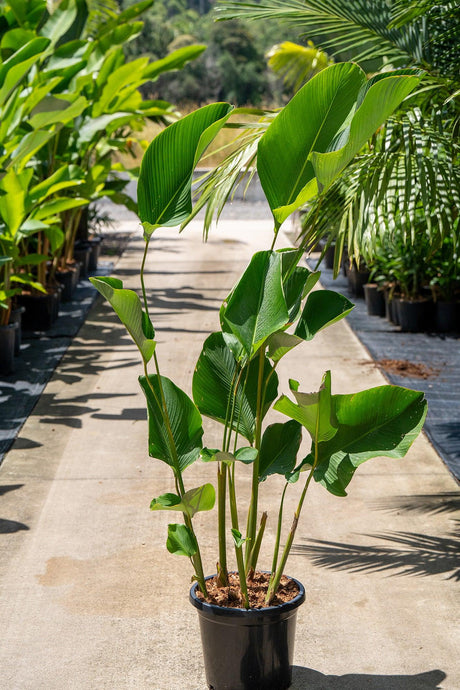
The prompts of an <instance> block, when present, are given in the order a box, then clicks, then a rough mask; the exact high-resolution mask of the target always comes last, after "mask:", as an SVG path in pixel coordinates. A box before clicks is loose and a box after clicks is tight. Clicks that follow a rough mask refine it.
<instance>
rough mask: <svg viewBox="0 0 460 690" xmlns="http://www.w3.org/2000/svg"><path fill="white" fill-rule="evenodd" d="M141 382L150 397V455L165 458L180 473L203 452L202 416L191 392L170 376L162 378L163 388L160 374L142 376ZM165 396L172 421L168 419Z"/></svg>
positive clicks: (148, 401)
mask: <svg viewBox="0 0 460 690" xmlns="http://www.w3.org/2000/svg"><path fill="white" fill-rule="evenodd" d="M139 382H140V384H141V387H142V390H143V391H144V394H145V396H146V398H147V410H148V418H149V455H150V456H151V457H153V458H157V459H158V460H163V462H166V463H167V464H168V465H170V466H171V467H172V468H173V470H174V472H175V474H176V475H179V474H180V473H182V472H183V471H184V470H185V469H186V468H187V467H188V466H189V465H191V464H192V463H193V462H195V460H197V458H198V457H199V455H200V451H201V448H202V443H201V437H202V436H203V427H202V423H201V415H200V413H199V412H198V410H197V408H196V407H195V405H194V404H193V402H192V401H191V400H190V398H189V397H188V395H187V394H186V393H184V391H183V390H181V389H180V388H178V387H177V386H176V385H175V384H174V383H173V382H172V381H171V380H170V379H168V378H166V376H162V377H161V390H160V385H159V379H158V376H157V375H150V376H149V380H148V381H147V379H146V377H145V376H141V377H139ZM163 396H164V401H165V405H166V410H167V412H168V419H169V423H168V424H167V423H166V422H165V413H164V407H163V403H162V397H163ZM168 427H169V428H168ZM169 432H170V433H169Z"/></svg>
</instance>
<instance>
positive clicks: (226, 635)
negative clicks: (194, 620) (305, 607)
mask: <svg viewBox="0 0 460 690" xmlns="http://www.w3.org/2000/svg"><path fill="white" fill-rule="evenodd" d="M293 579H294V578H293ZM295 582H296V583H297V585H298V586H299V594H298V595H297V596H296V597H295V598H294V599H292V601H289V602H288V603H286V604H282V605H281V606H269V607H268V608H265V609H249V610H246V609H230V608H226V607H223V606H215V605H213V604H207V603H206V602H204V601H201V600H200V599H198V598H197V596H196V588H197V584H196V583H195V584H194V585H193V587H192V588H191V590H190V601H191V603H192V604H193V606H195V608H196V609H197V610H198V617H199V621H200V630H201V641H202V645H203V656H204V665H205V671H206V680H207V683H208V688H209V690H285V689H286V688H289V687H290V685H291V680H292V663H293V657H294V641H295V625H296V616H297V609H298V607H299V606H300V605H301V604H302V603H303V602H304V601H305V589H304V587H303V585H302V584H301V583H300V582H298V581H297V580H295Z"/></svg>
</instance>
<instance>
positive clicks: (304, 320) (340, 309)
mask: <svg viewBox="0 0 460 690" xmlns="http://www.w3.org/2000/svg"><path fill="white" fill-rule="evenodd" d="M353 308H354V304H353V303H352V302H350V300H348V299H347V298H346V297H344V296H343V295H340V294H339V293H338V292H334V291H333V290H317V291H315V292H312V293H311V294H310V295H309V296H308V298H307V301H306V303H305V306H304V308H303V311H302V314H301V316H300V319H299V321H298V323H297V327H296V329H295V335H296V336H298V337H299V338H303V340H311V339H312V338H313V337H314V336H315V335H316V333H318V332H319V331H321V330H322V329H323V328H326V327H327V326H331V325H332V324H333V323H336V322H337V321H340V320H341V319H343V318H344V317H345V316H346V315H347V314H349V313H350V312H351V310H352V309H353Z"/></svg>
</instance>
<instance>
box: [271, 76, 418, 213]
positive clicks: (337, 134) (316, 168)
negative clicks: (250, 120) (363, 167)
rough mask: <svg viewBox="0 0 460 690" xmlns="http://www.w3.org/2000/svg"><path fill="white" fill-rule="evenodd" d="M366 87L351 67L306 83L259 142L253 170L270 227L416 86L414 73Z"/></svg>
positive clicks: (330, 176) (312, 192)
mask: <svg viewBox="0 0 460 690" xmlns="http://www.w3.org/2000/svg"><path fill="white" fill-rule="evenodd" d="M381 76H382V78H381V79H379V80H378V81H377V82H374V81H372V80H371V81H370V82H369V83H367V82H366V77H365V74H364V72H363V71H362V70H361V68H360V67H358V65H355V64H353V63H338V64H336V65H332V66H331V67H328V68H327V69H324V70H323V71H322V72H320V73H319V74H317V75H316V76H315V77H313V79H311V80H310V81H308V82H307V83H306V84H305V86H303V87H302V88H301V89H300V91H298V93H297V94H296V95H295V96H294V98H292V100H291V101H290V102H289V103H288V104H287V105H286V106H285V107H284V108H283V110H282V111H281V112H280V114H279V115H278V116H277V117H276V119H275V120H274V121H273V123H272V124H271V125H270V126H269V127H268V129H267V131H266V132H265V134H264V135H263V137H262V138H261V140H260V142H259V147H258V155H257V169H258V172H259V177H260V181H261V184H262V187H263V189H264V192H265V195H266V197H267V200H268V202H269V204H270V208H271V210H272V213H273V216H274V219H275V223H276V224H277V226H279V225H281V224H282V223H283V222H284V221H285V220H286V218H288V216H289V215H290V214H291V213H292V212H293V211H295V210H296V209H297V208H299V207H300V206H302V205H304V204H305V203H306V202H307V201H309V200H310V199H311V198H313V197H314V196H316V194H317V193H318V191H319V190H320V189H321V188H322V187H323V186H326V185H329V184H330V183H331V182H332V181H333V180H334V179H335V178H336V177H337V176H338V174H339V173H340V171H341V170H342V169H343V168H344V167H345V165H346V164H347V163H348V162H349V161H350V160H351V159H352V158H353V156H354V155H355V154H356V153H357V152H358V151H359V150H360V148H361V147H362V146H363V144H364V143H365V142H366V141H367V139H368V138H369V137H370V136H371V135H372V133H373V132H374V131H375V130H376V129H377V128H378V127H379V126H380V125H381V124H382V123H383V122H384V121H385V119H386V118H387V117H388V115H389V114H390V113H391V112H393V110H394V109H395V108H396V107H397V106H398V105H399V104H400V103H401V101H402V100H403V99H404V98H405V97H406V96H407V95H408V94H409V93H410V92H411V91H412V90H413V89H414V88H415V87H416V85H417V84H418V82H419V73H417V72H414V73H413V74H412V75H407V73H404V74H402V73H401V74H400V75H396V76H394V75H393V76H392V75H391V74H389V73H387V74H384V75H381Z"/></svg>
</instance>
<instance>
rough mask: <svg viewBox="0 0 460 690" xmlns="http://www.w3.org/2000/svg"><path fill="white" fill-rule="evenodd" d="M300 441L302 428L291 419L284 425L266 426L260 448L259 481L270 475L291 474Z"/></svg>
mask: <svg viewBox="0 0 460 690" xmlns="http://www.w3.org/2000/svg"><path fill="white" fill-rule="evenodd" d="M301 440H302V427H301V425H300V424H299V422H296V421H295V420H293V419H291V420H290V421H289V422H286V423H285V424H271V425H270V426H268V427H267V428H266V429H265V432H264V435H263V437H262V444H261V446H260V459H259V481H263V480H264V479H266V478H267V477H268V476H269V475H270V474H283V475H285V474H288V473H290V472H292V470H293V469H294V466H295V462H296V457H297V452H298V450H299V447H300V442H301Z"/></svg>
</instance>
